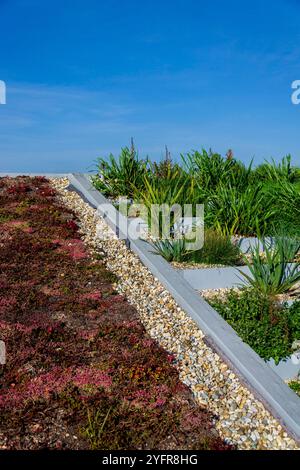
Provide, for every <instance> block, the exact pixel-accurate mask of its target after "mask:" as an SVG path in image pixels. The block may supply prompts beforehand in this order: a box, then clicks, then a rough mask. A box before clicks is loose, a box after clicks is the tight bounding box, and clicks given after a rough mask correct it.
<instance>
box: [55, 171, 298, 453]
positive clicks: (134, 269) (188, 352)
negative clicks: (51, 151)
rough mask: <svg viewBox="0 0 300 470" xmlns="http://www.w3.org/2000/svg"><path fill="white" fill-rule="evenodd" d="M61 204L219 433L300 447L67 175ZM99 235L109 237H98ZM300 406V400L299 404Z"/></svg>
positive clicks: (243, 443)
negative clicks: (74, 189)
mask: <svg viewBox="0 0 300 470" xmlns="http://www.w3.org/2000/svg"><path fill="white" fill-rule="evenodd" d="M52 184H53V186H54V187H55V189H56V190H57V191H58V192H59V194H60V199H61V200H62V202H63V203H64V204H65V205H66V206H67V207H69V208H70V209H72V210H73V211H74V212H75V213H76V215H77V216H78V218H79V220H80V223H81V232H82V234H83V239H84V240H85V242H86V243H87V244H88V245H89V246H90V247H91V249H92V251H96V252H104V253H105V255H106V257H105V262H106V265H107V268H108V269H109V270H110V271H112V272H113V273H115V274H116V275H117V276H118V278H119V282H118V284H117V286H116V288H117V290H118V291H119V292H120V293H122V294H124V295H126V297H127V299H128V301H129V302H130V303H131V304H133V305H134V306H135V308H136V310H137V311H138V313H139V316H140V319H141V321H142V322H143V324H144V326H145V328H146V330H147V331H148V333H149V334H150V335H151V336H152V337H153V338H155V339H156V340H157V341H158V342H159V344H160V345H161V346H163V347H164V348H165V349H166V350H168V351H170V352H172V353H173V354H174V355H175V357H176V359H177V368H178V370H179V374H180V378H181V380H182V381H183V382H184V383H185V384H187V385H188V386H189V387H190V388H191V390H192V391H193V393H194V396H195V398H196V400H197V401H198V403H199V404H200V405H202V406H204V407H206V408H207V409H209V410H210V411H211V412H212V413H213V414H214V415H215V416H216V422H215V426H216V428H217V430H218V431H219V433H220V435H221V436H222V437H223V438H224V439H225V440H226V441H227V442H229V443H232V444H234V445H236V446H237V448H238V449H269V450H271V449H273V450H277V449H278V450H279V449H299V447H298V446H297V444H296V443H295V441H294V440H293V439H291V438H290V437H289V436H288V435H287V433H286V432H285V430H284V429H283V428H282V426H281V425H280V424H279V423H278V421H277V420H276V419H274V417H273V416H272V415H271V414H270V413H269V412H268V411H267V410H266V409H265V408H264V406H263V404H262V403H261V402H260V401H258V400H257V399H256V398H255V397H254V396H253V394H252V393H251V392H250V391H249V390H248V389H247V388H246V387H245V386H244V385H243V384H242V383H241V382H240V380H239V379H238V377H237V376H236V375H235V374H234V373H233V372H232V371H231V370H230V369H229V367H228V366H227V365H226V364H225V363H224V362H223V361H222V359H220V357H219V356H218V355H217V354H216V353H215V352H214V351H213V350H212V349H211V348H210V347H209V346H207V344H206V343H205V341H204V334H203V333H202V331H201V330H200V329H199V327H198V326H197V325H196V324H195V323H194V322H193V320H192V319H191V318H190V317H189V316H188V315H187V314H186V313H185V312H184V311H183V310H182V309H181V308H180V307H178V305H177V304H176V302H175V301H174V299H173V298H172V296H171V294H170V293H169V292H168V291H167V290H165V288H164V287H163V286H162V284H161V283H160V282H159V281H158V280H157V279H156V278H154V277H153V275H152V274H151V272H150V271H149V270H148V269H147V268H146V267H145V266H144V265H143V264H142V263H141V261H140V260H139V258H138V257H137V256H136V255H135V254H134V253H132V252H131V251H130V250H128V249H127V248H126V246H125V243H124V241H120V240H118V239H117V238H116V237H115V235H113V233H112V231H111V229H110V228H109V227H108V225H107V224H106V223H105V221H104V220H103V218H102V217H99V215H98V214H96V211H95V210H94V209H93V208H91V207H90V206H89V205H88V204H87V203H85V202H84V201H83V200H82V198H81V197H80V196H79V195H78V194H77V193H75V192H70V191H68V190H66V189H65V188H66V186H67V185H68V180H67V179H55V180H52ZM97 233H98V234H102V235H104V236H105V235H106V236H109V237H108V238H109V239H106V240H99V238H98V237H97ZM299 406H300V402H299Z"/></svg>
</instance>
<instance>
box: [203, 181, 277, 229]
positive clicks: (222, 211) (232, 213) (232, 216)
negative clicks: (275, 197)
mask: <svg viewBox="0 0 300 470" xmlns="http://www.w3.org/2000/svg"><path fill="white" fill-rule="evenodd" d="M273 216H274V211H273V209H272V207H271V205H270V204H269V203H268V201H267V200H266V197H265V194H264V192H263V191H262V187H261V186H260V185H258V186H248V187H246V188H245V189H244V190H243V191H241V190H240V189H238V188H235V187H232V186H228V185H225V184H220V185H219V187H218V188H217V190H216V191H215V193H214V194H212V195H211V196H210V197H209V199H208V202H207V204H206V206H205V220H206V223H207V224H208V226H209V227H213V228H215V229H217V230H219V231H221V232H223V233H225V234H228V235H236V234H237V235H243V236H253V235H256V234H257V233H258V231H259V232H260V233H262V234H264V233H266V232H267V231H268V227H269V226H270V225H271V221H272V218H273Z"/></svg>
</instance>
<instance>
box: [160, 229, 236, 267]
mask: <svg viewBox="0 0 300 470" xmlns="http://www.w3.org/2000/svg"><path fill="white" fill-rule="evenodd" d="M153 245H154V248H155V250H156V252H157V253H159V254H160V255H161V256H163V257H164V258H165V259H166V260H167V261H177V262H187V263H202V264H221V265H234V264H236V263H237V262H238V261H239V259H240V250H239V248H238V247H237V246H236V245H234V244H233V243H232V242H231V240H230V237H228V236H224V235H222V234H220V233H217V232H214V231H213V230H207V231H206V232H205V236H204V245H203V247H202V248H201V249H200V250H188V249H187V243H186V242H185V240H184V239H174V240H158V241H156V242H155V243H154V244H153Z"/></svg>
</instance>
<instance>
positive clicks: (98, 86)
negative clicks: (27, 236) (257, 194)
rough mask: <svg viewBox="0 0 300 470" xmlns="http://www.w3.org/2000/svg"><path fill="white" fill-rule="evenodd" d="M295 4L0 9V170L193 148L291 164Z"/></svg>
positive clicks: (91, 0) (299, 50) (288, 0)
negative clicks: (3, 98) (123, 150)
mask: <svg viewBox="0 0 300 470" xmlns="http://www.w3.org/2000/svg"><path fill="white" fill-rule="evenodd" d="M299 17H300V1H297V0H284V1H281V0H276V2H274V1H267V0H266V1H263V0H260V1H258V0H252V1H251V2H246V1H245V2H240V1H231V0H228V1H226V2H224V1H221V0H218V1H211V2H207V1H201V0H200V1H196V0H194V1H191V0H184V1H182V0H172V1H169V0H161V1H157V0H152V1H148V0H143V1H135V0H123V1H120V0H106V1H101V0H97V1H96V0H85V1H84V2H82V1H78V0H63V1H62V0H60V1H58V0H51V2H50V1H46V0H43V1H41V0H0V20H1V27H0V80H4V81H5V82H6V86H7V104H6V105H0V171H24V172H25V171H38V172H46V171H58V172H60V171H72V170H73V171H85V170H86V169H88V167H89V165H90V164H92V163H93V161H94V160H95V159H96V158H97V157H98V156H106V155H108V154H109V153H110V152H113V153H115V154H116V153H118V150H119V149H120V147H121V146H124V145H127V144H129V141H130V137H131V136H133V137H134V139H135V142H136V145H137V147H138V149H139V151H140V154H141V155H145V154H148V155H149V156H150V157H151V158H152V159H159V158H161V156H162V155H163V152H164V146H165V145H166V144H167V145H168V147H169V149H170V151H171V153H172V156H173V158H174V159H176V157H177V156H178V155H179V154H180V153H181V152H187V151H189V150H191V149H200V148H201V147H205V148H208V147H212V148H213V150H215V151H218V152H220V153H225V152H226V151H227V150H228V148H232V149H233V151H234V154H235V156H236V157H238V158H240V159H242V160H243V161H245V162H249V161H250V159H251V158H252V157H253V156H254V157H255V161H256V162H257V163H259V162H260V161H262V160H263V159H264V158H270V157H274V158H275V159H279V158H281V157H282V156H284V155H285V154H287V153H291V154H292V156H293V158H294V162H297V163H298V164H300V139H299V130H300V105H299V106H295V105H292V103H291V93H292V90H291V83H292V82H293V81H294V80H297V79H300V28H299Z"/></svg>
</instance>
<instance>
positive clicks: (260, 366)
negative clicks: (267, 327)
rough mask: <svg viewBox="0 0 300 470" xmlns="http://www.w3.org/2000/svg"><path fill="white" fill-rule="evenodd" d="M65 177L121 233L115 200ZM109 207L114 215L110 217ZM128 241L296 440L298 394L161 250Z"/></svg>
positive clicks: (122, 221)
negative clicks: (160, 254) (168, 260)
mask: <svg viewBox="0 0 300 470" xmlns="http://www.w3.org/2000/svg"><path fill="white" fill-rule="evenodd" d="M68 178H69V180H70V183H71V185H70V189H73V190H75V191H76V192H78V193H79V194H80V195H81V196H82V197H83V198H84V199H85V200H86V201H87V202H88V203H89V204H90V205H91V206H93V207H94V208H97V209H98V211H99V213H100V214H101V215H102V216H103V217H104V219H105V221H106V222H107V224H108V225H109V226H110V227H111V228H112V229H113V230H114V232H115V233H117V234H119V235H120V233H121V230H120V226H121V227H124V226H125V225H126V223H128V221H127V219H126V217H124V216H123V215H121V214H119V213H118V212H117V211H116V209H114V208H113V206H112V207H111V208H110V211H109V213H107V211H106V210H105V211H103V210H102V209H101V206H102V205H106V208H107V204H109V202H108V201H107V199H106V198H105V197H104V196H103V195H102V194H100V193H99V192H98V191H97V190H95V189H94V188H93V187H92V185H91V183H90V180H89V177H88V176H87V175H82V174H71V175H68ZM113 211H115V216H114V217H111V213H113ZM117 215H118V218H117V217H116V216H117ZM116 220H118V221H117V223H116V222H115V221H116ZM126 241H127V244H128V246H129V247H130V249H132V251H133V252H135V253H136V254H137V255H138V256H139V258H140V260H141V261H142V263H143V264H144V265H145V266H147V267H148V269H149V270H150V271H151V272H152V274H153V275H154V276H155V277H156V278H157V279H159V281H160V282H161V283H162V284H163V285H164V286H165V288H166V289H167V290H168V291H169V292H170V293H171V294H172V296H173V297H174V299H175V300H176V302H177V303H178V305H179V306H180V307H181V308H182V309H183V310H184V311H185V312H186V313H187V314H189V315H190V316H191V318H193V320H194V321H195V322H196V324H197V325H198V326H199V328H200V329H201V330H202V331H203V333H204V334H205V336H206V340H207V341H208V342H209V343H210V345H211V346H212V347H213V348H214V349H215V350H216V352H217V353H218V354H219V355H220V357H221V358H222V359H223V360H224V361H225V362H227V363H228V364H229V366H230V367H231V368H232V369H233V371H234V372H236V373H237V374H238V376H239V377H240V378H241V380H242V381H243V382H244V383H245V385H246V386H247V387H248V388H249V389H250V390H251V391H252V392H253V393H254V395H256V397H258V398H259V399H260V400H261V401H262V403H263V404H264V405H265V407H266V408H267V409H268V410H269V411H270V412H271V413H272V414H273V416H274V417H276V418H277V419H278V420H279V421H280V422H281V424H282V425H283V426H285V427H286V429H287V430H288V431H289V433H290V434H291V435H292V436H293V437H294V438H295V439H296V440H297V441H298V442H300V401H299V398H298V397H297V396H296V394H295V393H294V392H292V390H290V388H289V387H288V386H287V385H286V384H285V383H284V382H283V381H282V380H281V379H280V378H279V377H278V375H277V374H276V373H275V372H274V371H273V370H272V369H271V368H270V367H269V366H268V365H267V364H266V363H265V362H264V361H263V360H262V359H261V358H260V357H259V356H258V355H257V354H256V353H255V352H254V351H253V350H252V349H251V348H250V347H249V346H248V345H247V344H245V343H243V341H242V340H241V338H240V337H239V336H238V335H237V334H236V332H235V331H234V330H233V329H232V328H231V327H230V325H229V324H228V323H227V322H226V321H225V320H223V318H222V317H221V316H220V315H219V314H218V313H217V312H216V311H215V310H214V309H213V308H212V307H211V306H210V305H209V304H208V303H207V302H206V301H205V300H204V299H202V298H201V297H200V296H199V295H198V294H197V293H196V292H195V290H194V289H193V288H192V287H191V286H190V284H189V283H188V282H187V281H186V280H185V279H184V278H183V276H181V275H180V274H179V273H178V272H177V271H176V270H175V269H174V268H172V266H170V265H169V264H168V263H167V262H166V261H165V260H164V259H163V258H162V257H161V256H159V255H156V254H154V253H153V252H152V250H151V247H150V246H149V245H148V244H147V243H146V242H144V241H142V240H133V239H131V238H130V236H128V237H127V240H126Z"/></svg>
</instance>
